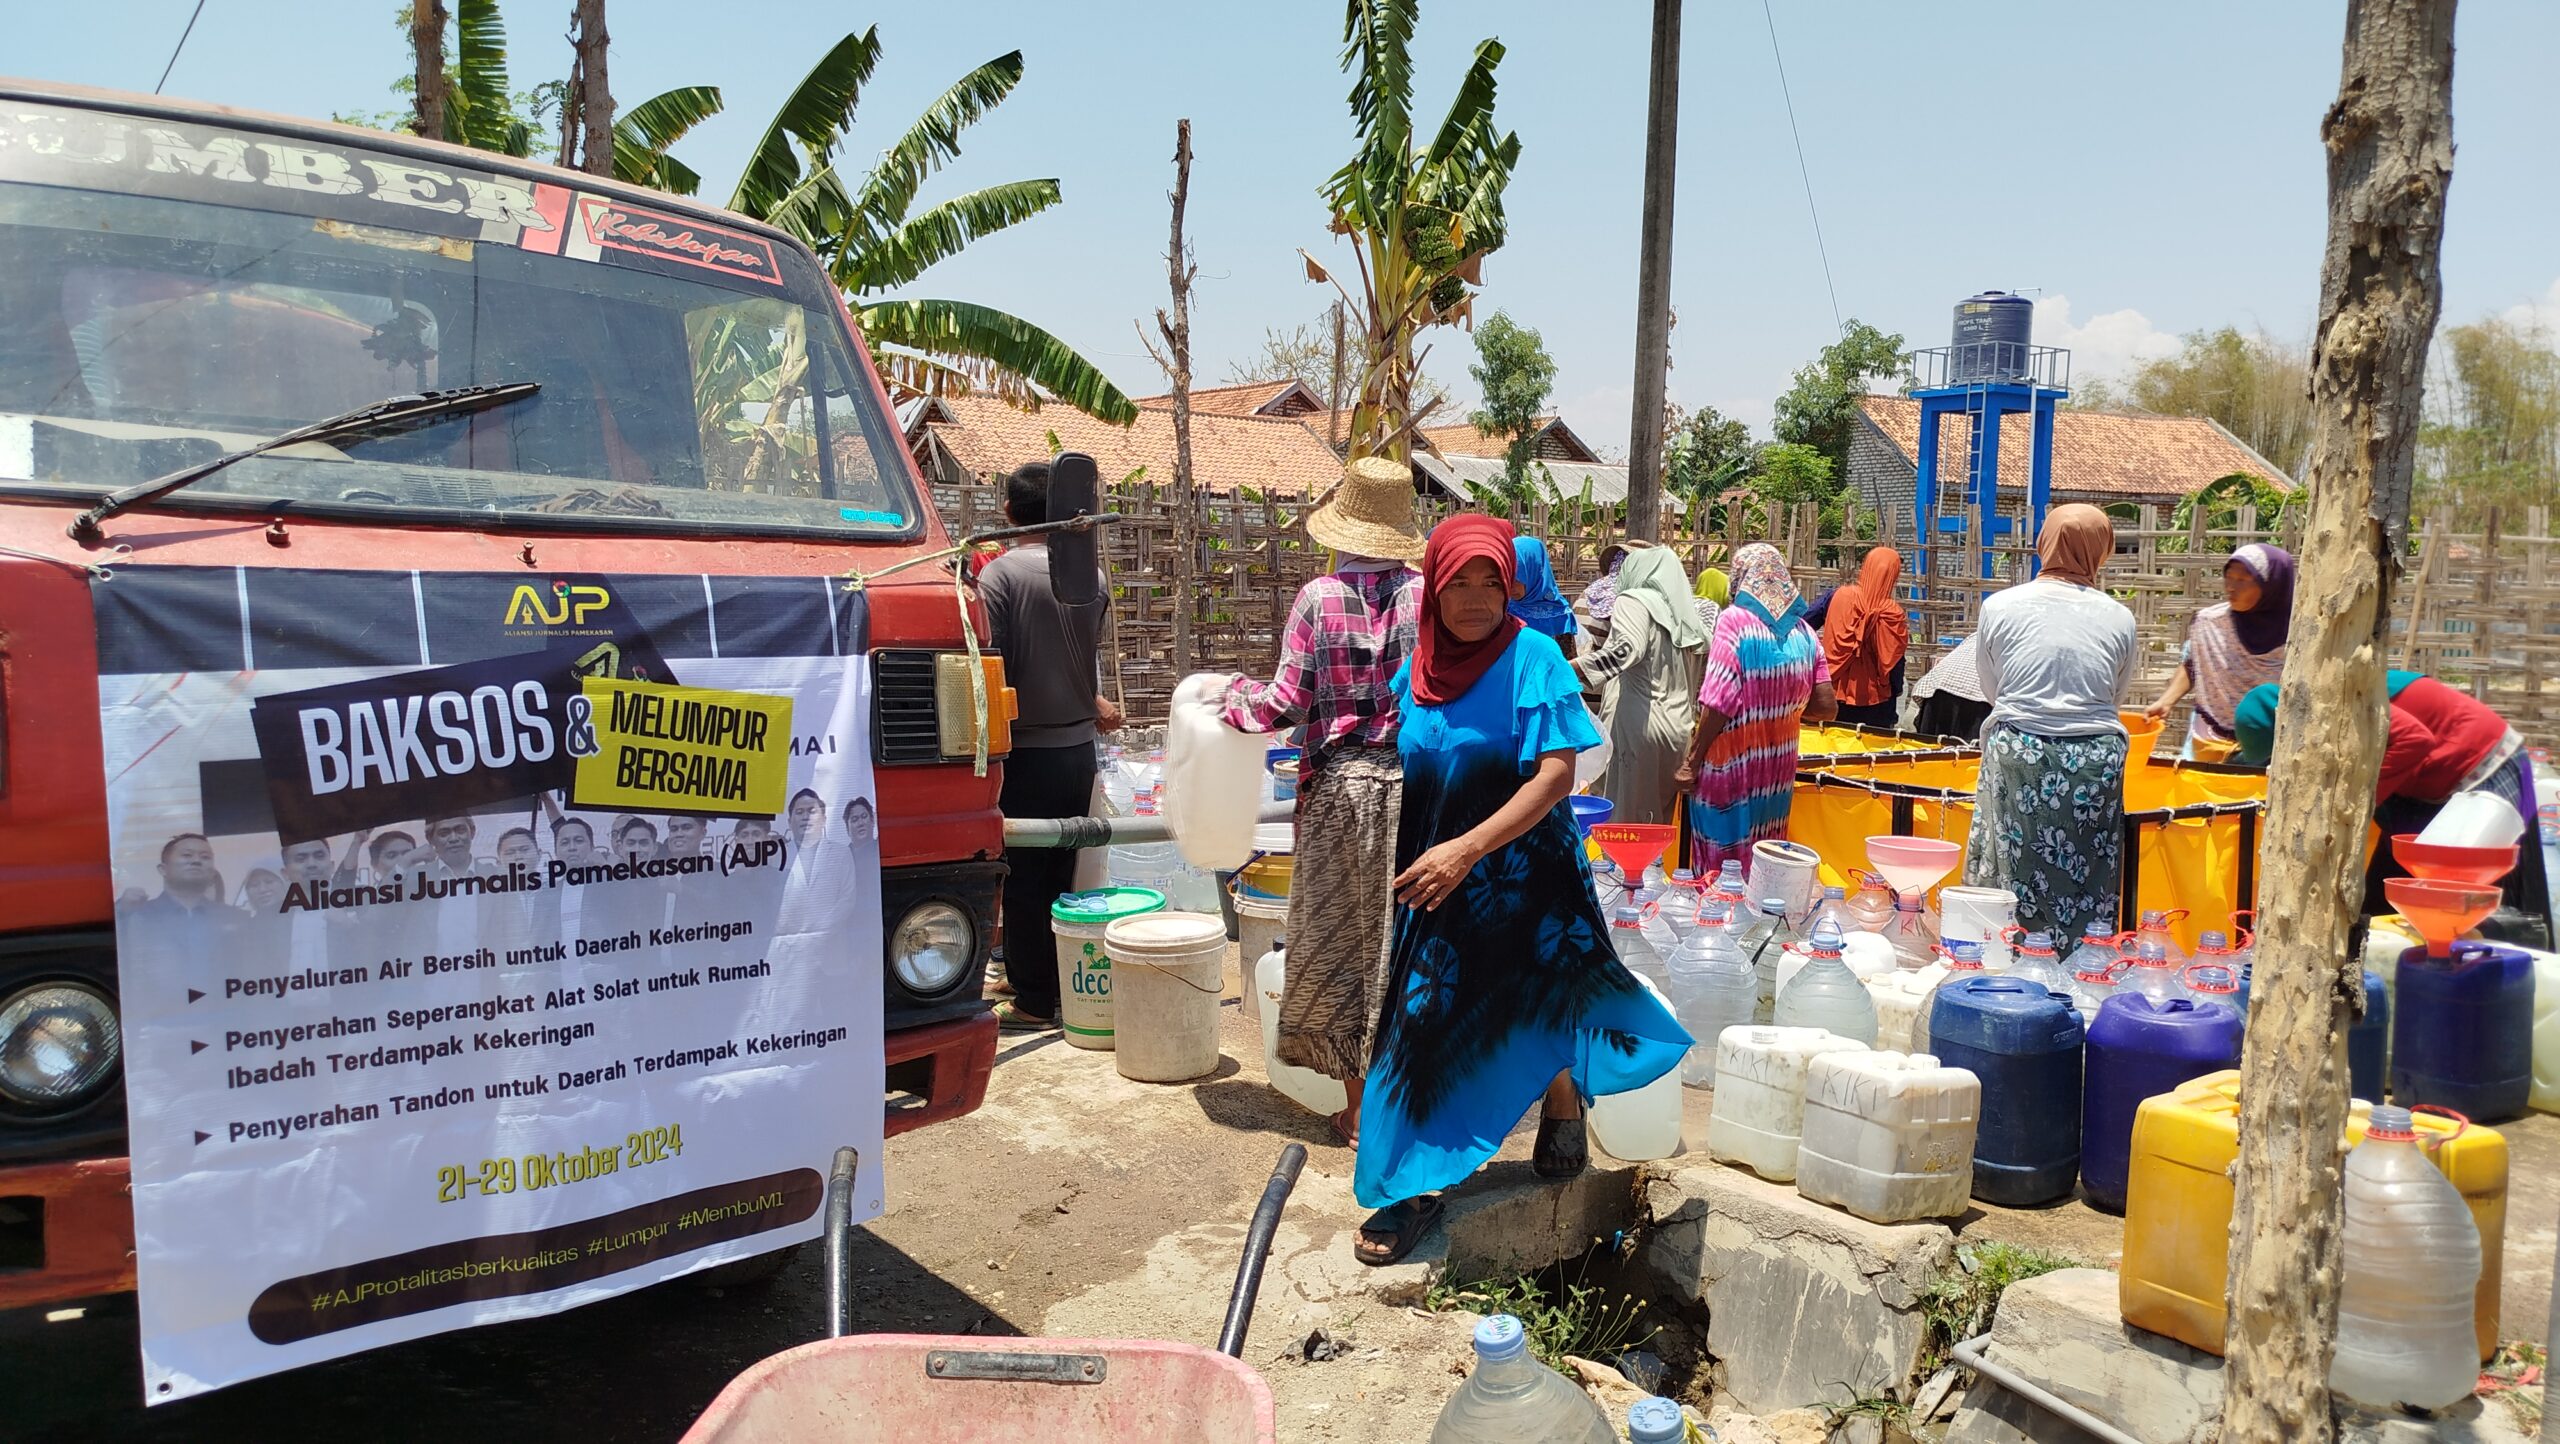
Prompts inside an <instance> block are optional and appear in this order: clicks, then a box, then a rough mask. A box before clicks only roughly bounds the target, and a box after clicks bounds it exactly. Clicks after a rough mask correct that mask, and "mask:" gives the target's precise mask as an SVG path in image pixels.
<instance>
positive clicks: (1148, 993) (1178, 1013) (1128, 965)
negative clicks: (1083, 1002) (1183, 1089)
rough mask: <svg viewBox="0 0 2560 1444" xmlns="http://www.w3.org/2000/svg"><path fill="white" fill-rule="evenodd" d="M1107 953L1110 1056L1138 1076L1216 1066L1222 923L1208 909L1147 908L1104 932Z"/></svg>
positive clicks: (1126, 1073)
mask: <svg viewBox="0 0 2560 1444" xmlns="http://www.w3.org/2000/svg"><path fill="white" fill-rule="evenodd" d="M1104 947H1105V949H1106V950H1107V951H1108V952H1109V953H1110V955H1111V963H1112V967H1111V971H1112V975H1113V976H1112V993H1113V996H1112V1001H1111V1007H1112V1012H1113V1014H1114V1018H1113V1027H1114V1030H1115V1031H1114V1035H1113V1047H1114V1057H1113V1061H1114V1062H1115V1063H1116V1064H1118V1066H1119V1069H1120V1076H1121V1077H1123V1078H1131V1079H1135V1080H1137V1081H1138V1082H1140V1083H1180V1082H1183V1081H1185V1080H1188V1079H1192V1078H1197V1077H1199V1076H1201V1075H1202V1074H1204V1073H1208V1072H1210V1071H1212V1070H1214V1069H1215V1068H1216V1067H1217V1066H1218V1004H1219V1002H1220V1001H1221V1000H1222V999H1223V998H1224V997H1225V996H1226V991H1227V985H1226V958H1227V930H1226V927H1225V925H1224V924H1222V923H1220V922H1219V921H1218V919H1216V918H1214V917H1212V916H1210V915H1209V914H1207V913H1171V912H1147V913H1142V914H1138V915H1135V916H1131V917H1124V918H1122V919H1120V920H1119V921H1117V922H1115V923H1113V924H1111V926H1110V927H1109V928H1108V929H1107V930H1106V931H1105V933H1104Z"/></svg>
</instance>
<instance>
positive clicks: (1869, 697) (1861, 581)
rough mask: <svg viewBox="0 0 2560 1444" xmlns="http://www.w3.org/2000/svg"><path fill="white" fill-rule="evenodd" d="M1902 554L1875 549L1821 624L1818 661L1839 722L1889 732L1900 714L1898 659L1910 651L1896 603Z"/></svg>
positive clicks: (1836, 597)
mask: <svg viewBox="0 0 2560 1444" xmlns="http://www.w3.org/2000/svg"><path fill="white" fill-rule="evenodd" d="M1901 575H1902V553H1900V552H1898V551H1895V550H1894V549H1893V548H1891V547H1873V548H1870V549H1869V550H1868V552H1867V555H1866V559H1865V560H1864V561H1862V562H1860V563H1859V564H1858V579H1857V580H1856V581H1854V582H1851V583H1850V584H1849V585H1847V586H1845V587H1842V588H1840V589H1839V590H1838V591H1837V592H1835V593H1833V594H1832V597H1831V609H1830V611H1829V612H1828V613H1827V614H1826V615H1825V616H1824V618H1823V621H1822V660H1823V661H1824V662H1826V663H1828V664H1829V665H1830V668H1831V686H1832V688H1833V690H1834V691H1836V692H1838V693H1839V696H1840V720H1841V721H1843V722H1852V723H1861V724H1864V725H1865V726H1869V727H1891V726H1893V725H1895V723H1896V721H1897V720H1898V719H1899V717H1900V715H1901V712H1902V658H1903V654H1904V653H1905V652H1907V651H1909V650H1910V649H1911V620H1910V618H1909V617H1907V616H1905V615H1904V614H1903V611H1902V603H1900V602H1898V601H1896V600H1894V596H1893V590H1894V583H1895V582H1896V581H1897V580H1898V579H1899V578H1900V577H1901Z"/></svg>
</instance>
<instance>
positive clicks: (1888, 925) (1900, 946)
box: [1883, 893, 1938, 968]
mask: <svg viewBox="0 0 2560 1444" xmlns="http://www.w3.org/2000/svg"><path fill="white" fill-rule="evenodd" d="M1927 902H1928V897H1927V895H1926V894H1920V895H1915V896H1912V897H1909V898H1905V897H1903V896H1902V895H1901V894H1899V893H1896V894H1895V895H1894V899H1893V916H1892V917H1890V918H1888V919H1886V920H1885V925H1884V929H1883V931H1884V936H1885V940H1886V941H1887V942H1890V943H1892V944H1893V955H1894V956H1895V957H1896V958H1899V959H1901V960H1902V965H1903V966H1904V967H1906V968H1925V967H1927V966H1929V965H1930V964H1931V963H1933V962H1936V961H1937V960H1938V925H1937V924H1936V923H1935V922H1932V921H1931V920H1930V918H1929V914H1928V912H1927V910H1926V904H1927Z"/></svg>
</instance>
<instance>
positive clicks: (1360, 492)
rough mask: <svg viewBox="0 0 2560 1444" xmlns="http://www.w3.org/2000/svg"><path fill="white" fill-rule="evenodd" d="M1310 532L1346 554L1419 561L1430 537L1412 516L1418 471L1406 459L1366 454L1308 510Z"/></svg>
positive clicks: (1308, 531) (1314, 536)
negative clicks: (1321, 500) (1415, 477)
mask: <svg viewBox="0 0 2560 1444" xmlns="http://www.w3.org/2000/svg"><path fill="white" fill-rule="evenodd" d="M1307 535H1308V536H1310V537H1313V538H1315V539H1316V540H1317V541H1318V542H1321V543H1323V544H1324V545H1325V546H1328V547H1331V548H1332V549H1333V550H1335V551H1337V552H1341V553H1343V554H1345V555H1347V556H1360V557H1377V558H1379V559H1381V560H1394V561H1417V560H1419V559H1420V558H1421V556H1422V552H1423V548H1424V546H1425V540H1424V538H1423V535H1422V528H1421V527H1419V526H1417V525H1415V523H1414V520H1413V473H1412V471H1411V470H1410V469H1408V468H1407V467H1406V466H1405V464H1404V463H1403V462H1401V461H1394V460H1390V459H1389V458H1387V457H1383V456H1364V457H1362V458H1360V459H1359V460H1358V461H1355V462H1353V463H1351V465H1350V466H1348V467H1346V468H1344V470H1343V473H1342V483H1341V485H1339V486H1337V487H1335V488H1334V492H1333V495H1332V496H1331V497H1329V498H1327V499H1326V501H1325V503H1324V505H1322V506H1319V507H1317V508H1316V509H1315V510H1314V511H1312V512H1309V513H1308V514H1307Z"/></svg>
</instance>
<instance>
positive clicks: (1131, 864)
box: [1111, 788, 1182, 907]
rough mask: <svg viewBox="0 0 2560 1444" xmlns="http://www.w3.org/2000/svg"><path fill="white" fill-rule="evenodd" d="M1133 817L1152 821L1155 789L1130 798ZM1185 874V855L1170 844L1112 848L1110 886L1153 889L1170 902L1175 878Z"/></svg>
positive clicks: (1125, 845) (1141, 790)
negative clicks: (1183, 867)
mask: <svg viewBox="0 0 2560 1444" xmlns="http://www.w3.org/2000/svg"><path fill="white" fill-rule="evenodd" d="M1130 810H1131V815H1132V816H1134V817H1139V818H1143V819H1147V820H1150V821H1152V820H1153V819H1154V818H1155V817H1156V816H1157V815H1158V814H1157V812H1156V796H1155V791H1154V789H1152V788H1143V789H1140V790H1138V791H1136V792H1133V793H1132V794H1131V795H1130ZM1181 871H1182V854H1181V852H1180V850H1179V849H1177V848H1176V847H1175V846H1174V845H1173V844H1172V843H1171V842H1124V843H1121V844H1120V845H1119V846H1117V847H1114V848H1113V849H1111V885H1112V886H1114V887H1144V888H1153V889H1155V890H1156V891H1157V892H1160V893H1163V894H1164V895H1165V897H1166V899H1167V902H1168V903H1169V904H1170V905H1172V906H1177V907H1178V906H1180V904H1175V903H1171V899H1172V897H1173V891H1174V878H1175V876H1176V875H1177V874H1179V873H1180V872H1181Z"/></svg>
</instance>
